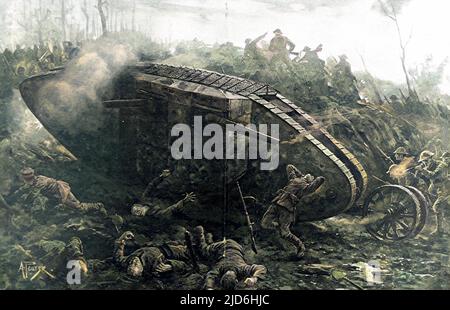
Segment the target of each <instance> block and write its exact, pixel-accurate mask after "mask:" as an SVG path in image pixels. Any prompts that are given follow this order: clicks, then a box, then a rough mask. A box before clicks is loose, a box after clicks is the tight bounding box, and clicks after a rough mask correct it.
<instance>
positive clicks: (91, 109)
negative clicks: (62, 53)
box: [39, 39, 136, 131]
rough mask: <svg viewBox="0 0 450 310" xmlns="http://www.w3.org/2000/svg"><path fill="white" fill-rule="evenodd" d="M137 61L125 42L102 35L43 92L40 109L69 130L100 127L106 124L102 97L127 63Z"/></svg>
mask: <svg viewBox="0 0 450 310" xmlns="http://www.w3.org/2000/svg"><path fill="white" fill-rule="evenodd" d="M134 61H136V57H135V55H134V54H133V53H132V52H131V50H130V49H129V48H128V47H127V46H126V45H122V44H115V43H114V42H113V41H109V40H108V39H102V40H99V41H97V42H95V43H92V44H89V45H88V46H86V47H84V48H83V49H82V50H81V52H80V55H79V56H78V57H77V58H75V59H73V60H72V61H70V62H69V63H68V65H67V66H66V68H65V69H64V72H63V73H62V75H61V77H60V78H59V79H58V80H57V81H56V82H55V81H51V82H49V83H48V84H47V85H45V86H44V87H43V88H42V90H41V91H40V92H39V98H40V107H39V109H41V111H40V113H41V114H42V113H43V115H52V119H55V120H57V121H59V123H60V125H61V126H64V127H66V128H69V131H71V130H73V131H78V130H82V131H96V130H98V129H100V128H101V126H102V117H104V116H105V115H104V114H103V105H102V98H103V97H105V96H107V94H108V92H110V91H111V89H109V86H110V84H111V81H112V80H113V79H114V77H115V76H117V74H118V73H119V72H120V71H121V70H122V68H123V67H124V66H126V65H127V64H129V63H132V62H134Z"/></svg>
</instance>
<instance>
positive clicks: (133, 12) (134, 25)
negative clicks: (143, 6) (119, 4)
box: [131, 0, 136, 32]
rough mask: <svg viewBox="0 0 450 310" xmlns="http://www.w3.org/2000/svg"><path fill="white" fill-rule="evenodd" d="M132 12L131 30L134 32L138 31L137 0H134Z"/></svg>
mask: <svg viewBox="0 0 450 310" xmlns="http://www.w3.org/2000/svg"><path fill="white" fill-rule="evenodd" d="M131 12H132V14H131V30H132V31H133V32H135V31H136V0H133V6H132V11H131Z"/></svg>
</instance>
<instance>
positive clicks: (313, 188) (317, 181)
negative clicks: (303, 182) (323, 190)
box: [304, 177, 325, 195]
mask: <svg viewBox="0 0 450 310" xmlns="http://www.w3.org/2000/svg"><path fill="white" fill-rule="evenodd" d="M324 182H325V178H324V177H318V178H315V179H314V181H312V182H311V183H310V184H308V186H307V187H306V188H305V190H304V193H305V195H307V194H311V193H314V192H315V191H316V190H318V189H319V188H320V187H321V186H322V184H323V183H324Z"/></svg>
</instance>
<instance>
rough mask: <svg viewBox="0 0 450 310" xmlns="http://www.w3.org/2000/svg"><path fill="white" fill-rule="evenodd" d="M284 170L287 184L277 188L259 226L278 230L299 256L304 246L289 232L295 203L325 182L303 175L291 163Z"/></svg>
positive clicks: (321, 178) (302, 253)
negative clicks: (275, 194)
mask: <svg viewBox="0 0 450 310" xmlns="http://www.w3.org/2000/svg"><path fill="white" fill-rule="evenodd" d="M286 172H287V175H288V184H287V185H286V186H285V187H284V188H283V189H281V190H279V191H278V193H277V196H276V197H275V198H274V199H273V200H272V205H271V206H270V207H269V209H268V210H267V211H266V213H265V214H264V216H263V218H262V220H261V226H262V227H263V228H264V229H275V230H278V232H279V233H280V236H281V238H283V239H285V240H287V241H289V242H290V243H292V244H293V245H294V246H295V247H296V249H297V257H298V258H301V257H303V256H304V254H305V246H304V244H303V242H302V241H301V240H300V238H298V237H297V236H296V235H294V234H293V233H292V232H291V225H292V224H293V223H295V216H296V215H295V214H296V205H297V203H298V202H299V201H300V199H301V198H302V197H304V196H307V195H310V194H313V193H314V192H316V191H317V190H318V189H319V188H320V187H321V186H322V184H323V183H324V182H325V178H324V177H318V178H314V177H313V176H312V175H310V174H307V175H303V174H302V173H301V172H300V171H299V170H298V169H297V168H296V167H295V166H293V165H288V166H287V168H286Z"/></svg>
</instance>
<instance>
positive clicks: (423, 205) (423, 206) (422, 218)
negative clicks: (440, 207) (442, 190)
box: [408, 186, 430, 237]
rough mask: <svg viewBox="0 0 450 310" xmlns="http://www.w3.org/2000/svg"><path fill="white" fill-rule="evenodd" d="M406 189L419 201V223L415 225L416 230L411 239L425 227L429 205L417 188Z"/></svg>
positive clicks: (409, 187)
mask: <svg viewBox="0 0 450 310" xmlns="http://www.w3.org/2000/svg"><path fill="white" fill-rule="evenodd" d="M408 189H409V190H410V191H411V192H413V193H414V194H415V195H416V197H417V199H419V201H420V212H419V221H418V223H417V225H416V230H415V231H414V233H413V235H411V237H415V236H417V235H418V234H420V233H421V232H422V230H423V228H424V227H425V224H426V222H427V218H428V213H429V209H430V203H429V201H428V199H427V198H426V197H425V195H424V194H423V193H422V192H421V191H420V190H418V189H417V188H415V187H412V186H408Z"/></svg>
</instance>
